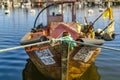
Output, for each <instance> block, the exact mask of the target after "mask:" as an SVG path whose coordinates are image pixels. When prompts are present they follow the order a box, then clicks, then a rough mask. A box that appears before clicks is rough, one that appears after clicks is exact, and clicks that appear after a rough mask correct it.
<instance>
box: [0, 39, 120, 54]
mask: <svg viewBox="0 0 120 80" xmlns="http://www.w3.org/2000/svg"><path fill="white" fill-rule="evenodd" d="M58 40H59V41H62V40H63V39H57V40H56V41H58ZM68 41H69V42H75V43H78V44H81V45H86V46H93V47H97V48H104V49H109V50H114V51H119V52H120V49H117V48H112V47H107V46H100V45H95V44H89V43H84V42H80V41H74V40H68ZM50 42H51V40H48V41H44V42H37V43H33V44H28V45H22V46H16V47H11V48H6V49H1V50H0V53H2V52H7V51H11V50H16V49H20V48H26V47H30V46H35V45H41V44H46V43H50Z"/></svg>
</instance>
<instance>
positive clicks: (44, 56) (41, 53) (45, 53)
mask: <svg viewBox="0 0 120 80" xmlns="http://www.w3.org/2000/svg"><path fill="white" fill-rule="evenodd" d="M35 53H36V55H37V56H38V57H39V58H40V59H41V61H42V62H43V63H44V64H45V65H50V64H54V63H55V60H54V59H53V55H52V53H51V52H50V50H49V49H44V50H37V51H35Z"/></svg>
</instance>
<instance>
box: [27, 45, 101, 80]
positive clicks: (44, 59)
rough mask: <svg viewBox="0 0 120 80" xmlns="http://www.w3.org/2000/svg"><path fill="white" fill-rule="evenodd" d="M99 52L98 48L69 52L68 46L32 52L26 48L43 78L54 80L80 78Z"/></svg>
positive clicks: (86, 47) (78, 48) (75, 49)
mask: <svg viewBox="0 0 120 80" xmlns="http://www.w3.org/2000/svg"><path fill="white" fill-rule="evenodd" d="M46 45H49V44H46ZM38 46H39V47H40V46H42V45H38ZM38 46H37V47H38ZM100 50H101V49H100V48H95V47H88V46H82V47H81V46H77V47H75V48H74V49H73V50H70V48H69V44H61V45H56V46H54V47H49V48H46V49H43V50H33V51H29V49H28V48H26V52H27V54H28V55H29V57H30V59H31V61H32V62H33V63H34V65H35V66H36V68H37V69H38V70H39V71H40V72H41V73H42V74H43V75H44V76H48V77H51V78H52V79H55V80H73V79H77V78H80V77H81V76H82V75H83V73H84V72H85V71H86V70H87V69H88V68H89V67H90V66H91V64H92V63H93V62H94V61H95V58H96V56H97V55H98V54H99V53H100Z"/></svg>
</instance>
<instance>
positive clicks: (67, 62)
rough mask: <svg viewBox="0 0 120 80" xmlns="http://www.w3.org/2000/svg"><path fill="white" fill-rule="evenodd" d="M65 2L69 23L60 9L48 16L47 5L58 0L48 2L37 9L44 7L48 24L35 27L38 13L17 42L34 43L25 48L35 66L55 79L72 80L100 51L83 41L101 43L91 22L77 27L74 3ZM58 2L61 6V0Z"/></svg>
mask: <svg viewBox="0 0 120 80" xmlns="http://www.w3.org/2000/svg"><path fill="white" fill-rule="evenodd" d="M65 3H66V2H65ZM69 3H72V18H73V19H72V20H73V22H63V12H62V13H61V14H55V13H54V14H53V15H52V16H50V15H49V14H48V13H49V7H51V6H54V5H58V3H54V4H50V5H48V6H46V7H45V8H44V9H43V10H41V11H40V13H41V12H42V11H44V10H45V9H47V17H48V25H47V26H46V27H44V26H43V25H42V24H41V25H39V26H37V27H36V20H37V18H38V16H39V15H40V13H39V14H38V16H37V18H36V20H35V24H34V28H33V29H32V30H31V31H30V32H28V33H27V34H26V35H25V36H24V37H23V38H22V40H21V45H28V44H35V43H38V44H35V45H34V46H30V47H26V48H25V50H26V52H27V54H28V55H29V57H30V59H31V61H32V62H33V63H34V65H35V66H36V67H37V69H38V70H39V71H40V72H42V74H43V75H45V76H51V77H52V78H53V79H55V80H74V79H77V78H79V77H80V76H82V74H83V73H84V72H85V71H86V70H87V69H88V67H90V65H91V64H92V63H93V62H94V61H95V58H96V57H97V55H98V54H99V53H100V50H101V48H98V47H94V46H88V45H86V44H93V45H98V46H99V45H102V44H103V43H104V40H101V39H99V38H97V36H95V32H94V29H93V24H88V25H87V26H86V27H84V30H81V26H80V25H79V24H78V22H76V21H75V2H74V1H73V2H69ZM59 5H61V6H62V7H63V3H59ZM61 9H62V10H61V11H63V8H61Z"/></svg>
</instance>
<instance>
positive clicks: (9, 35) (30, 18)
mask: <svg viewBox="0 0 120 80" xmlns="http://www.w3.org/2000/svg"><path fill="white" fill-rule="evenodd" d="M89 9H92V10H93V14H87V13H88V10H89ZM34 10H35V12H31V9H30V8H23V9H22V8H16V9H10V13H8V14H5V10H4V9H0V49H5V48H10V47H15V46H20V40H21V38H22V37H23V36H24V35H25V33H27V32H28V31H30V30H31V28H33V25H34V20H35V18H36V16H37V13H38V12H39V11H40V10H41V9H39V8H34ZM76 12H77V15H76V16H77V18H76V20H77V21H78V22H80V23H83V19H84V14H85V12H86V17H87V20H88V22H93V21H94V20H95V19H96V18H97V17H98V16H99V15H100V14H101V12H99V8H98V7H94V8H84V9H77V11H76ZM113 12H114V20H115V33H118V34H120V17H119V14H120V7H119V6H117V7H113ZM45 13H46V11H44V12H43V14H42V15H41V16H40V18H39V19H38V21H37V24H39V23H41V22H42V23H43V25H46V24H47V20H46V19H47V17H46V14H45ZM51 13H52V9H51ZM64 13H65V14H64V21H65V22H67V21H69V22H70V21H71V20H72V19H71V17H69V16H71V8H70V7H66V8H64ZM108 23H109V22H108V20H104V19H103V18H100V19H99V20H98V21H97V22H96V23H95V24H94V28H95V30H96V29H97V28H101V29H103V28H104V27H105V26H107V24H108ZM119 44H120V35H118V36H116V38H115V40H113V41H109V42H105V44H104V46H108V47H112V48H118V49H120V45H119ZM28 59H29V57H28V55H27V54H26V52H25V50H24V49H23V48H21V49H17V50H11V51H7V52H2V53H0V80H47V78H46V79H42V78H40V75H41V74H40V73H39V72H38V71H37V69H36V68H35V66H32V68H31V67H30V66H29V65H28V62H30V60H28ZM119 62H120V52H119V51H113V50H109V49H103V48H102V51H101V53H100V54H99V55H98V57H97V58H96V60H95V62H94V64H93V65H92V66H91V67H90V68H89V69H88V70H87V71H86V72H85V74H84V75H83V76H82V77H81V78H80V79H79V80H119V79H120V63H119ZM30 64H32V63H31V62H30ZM29 67H30V68H31V69H28V68H29ZM32 69H33V70H32ZM29 70H31V71H29ZM27 72H28V73H27ZM30 72H31V74H32V75H29V74H30ZM26 74H27V75H26ZM33 74H35V76H34V75H33ZM26 76H27V77H26ZM28 76H30V77H28ZM32 76H33V77H32ZM27 78H28V79H27ZM48 80H49V79H48Z"/></svg>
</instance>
